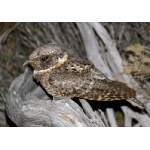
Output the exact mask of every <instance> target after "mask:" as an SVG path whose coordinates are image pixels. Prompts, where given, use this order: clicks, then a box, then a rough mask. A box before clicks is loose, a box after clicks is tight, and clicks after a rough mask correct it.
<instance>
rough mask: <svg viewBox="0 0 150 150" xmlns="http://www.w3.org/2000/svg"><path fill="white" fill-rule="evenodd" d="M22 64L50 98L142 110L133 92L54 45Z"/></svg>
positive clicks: (40, 49)
mask: <svg viewBox="0 0 150 150" xmlns="http://www.w3.org/2000/svg"><path fill="white" fill-rule="evenodd" d="M25 64H30V65H31V67H32V68H33V69H34V73H33V78H34V79H36V81H37V82H40V84H41V85H42V86H43V88H44V89H45V90H46V91H47V92H48V93H49V94H50V95H52V96H55V97H58V98H73V97H78V98H84V99H88V100H97V101H101V100H105V101H107V100H110V101H111V100H122V99H125V100H127V101H128V102H130V103H131V104H132V105H134V106H137V107H139V108H140V109H144V105H143V103H141V102H140V101H138V100H137V99H136V98H135V97H136V91H135V90H134V89H132V88H130V87H128V86H127V85H126V84H124V83H122V82H119V81H113V80H110V79H108V78H107V77H106V76H105V75H104V74H103V73H102V72H101V71H99V70H98V69H97V68H95V66H94V65H93V64H92V63H90V62H89V61H88V60H86V59H81V58H79V57H75V56H73V55H71V54H69V53H68V52H67V51H66V50H65V48H63V47H61V46H58V45H56V44H47V45H43V46H41V47H38V48H37V49H35V51H33V53H32V54H31V55H30V56H29V60H28V61H26V62H25Z"/></svg>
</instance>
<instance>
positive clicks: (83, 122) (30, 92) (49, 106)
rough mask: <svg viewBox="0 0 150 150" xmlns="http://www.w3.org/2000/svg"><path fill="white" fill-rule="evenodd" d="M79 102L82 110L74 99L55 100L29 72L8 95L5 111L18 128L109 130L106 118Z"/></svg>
mask: <svg viewBox="0 0 150 150" xmlns="http://www.w3.org/2000/svg"><path fill="white" fill-rule="evenodd" d="M80 101H81V105H82V107H83V109H81V107H80V106H79V105H78V104H77V103H76V102H74V101H73V100H71V99H62V100H52V99H51V97H50V96H49V95H47V94H46V92H45V91H44V90H43V89H42V87H41V86H40V85H38V84H37V83H36V82H35V81H33V78H32V71H31V69H30V68H28V69H26V71H25V73H24V74H22V75H20V76H19V77H18V78H17V79H15V80H14V81H13V83H12V85H11V87H10V89H9V92H8V97H7V101H6V111H7V115H8V116H9V118H11V120H12V121H13V122H14V123H15V124H16V125H17V126H55V127H60V126H62V127H63V126H64V127H65V126H68V127H69V126H70V127H71V126H74V127H80V126H82V127H84V126H87V127H90V126H99V127H102V126H106V124H105V121H104V115H103V117H102V116H101V115H98V114H96V113H94V112H93V110H92V108H91V107H90V105H89V104H88V103H87V102H86V101H85V100H80ZM84 111H85V113H84ZM86 114H87V115H86ZM100 114H101V113H100ZM105 120H106V119H105Z"/></svg>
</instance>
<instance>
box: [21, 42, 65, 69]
mask: <svg viewBox="0 0 150 150" xmlns="http://www.w3.org/2000/svg"><path fill="white" fill-rule="evenodd" d="M67 57H68V54H67V52H66V50H65V49H64V48H63V47H61V46H58V45H55V44H46V45H43V46H41V47H38V48H37V49H35V51H33V53H31V54H30V56H29V60H28V61H26V62H25V63H24V65H26V64H30V65H31V66H32V67H33V69H34V70H36V71H40V70H46V69H48V68H52V67H57V66H59V65H61V63H62V62H65V61H66V60H67Z"/></svg>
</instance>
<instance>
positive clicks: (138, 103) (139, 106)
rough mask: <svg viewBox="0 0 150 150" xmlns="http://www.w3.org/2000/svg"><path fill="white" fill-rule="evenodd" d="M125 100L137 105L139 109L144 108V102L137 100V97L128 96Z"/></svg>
mask: <svg viewBox="0 0 150 150" xmlns="http://www.w3.org/2000/svg"><path fill="white" fill-rule="evenodd" d="M127 101H128V102H129V103H131V104H132V105H133V106H136V107H138V108H140V109H144V108H145V107H144V104H143V103H141V102H140V101H139V100H137V99H135V98H129V99H127Z"/></svg>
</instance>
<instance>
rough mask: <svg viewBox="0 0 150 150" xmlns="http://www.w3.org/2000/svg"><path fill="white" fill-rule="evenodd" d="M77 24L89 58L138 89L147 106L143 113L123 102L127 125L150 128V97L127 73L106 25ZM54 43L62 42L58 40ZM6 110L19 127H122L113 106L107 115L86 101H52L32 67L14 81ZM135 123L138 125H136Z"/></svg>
mask: <svg viewBox="0 0 150 150" xmlns="http://www.w3.org/2000/svg"><path fill="white" fill-rule="evenodd" d="M76 25H77V28H78V30H79V32H80V35H81V38H82V41H83V44H84V47H85V52H86V56H87V58H88V59H89V60H90V61H91V62H92V63H93V64H94V65H95V66H96V67H97V68H98V69H100V70H101V71H102V72H103V73H104V74H105V75H106V76H107V77H108V78H110V79H113V80H116V79H117V80H120V81H122V82H125V83H127V84H128V85H129V86H131V87H133V88H135V89H136V90H137V98H138V99H139V100H140V101H141V102H143V103H144V104H145V108H146V110H145V111H139V110H137V109H134V108H133V107H130V105H126V104H124V103H121V106H120V109H121V110H122V112H123V114H124V125H125V126H127V127H129V126H150V117H149V115H150V103H149V101H150V98H147V99H146V98H145V97H144V96H143V95H142V93H140V92H139V91H140V90H139V89H140V87H139V86H138V82H137V81H136V80H134V79H133V78H132V76H130V75H126V74H124V73H123V66H122V63H123V61H122V58H121V56H120V54H119V52H118V49H117V47H116V44H115V43H114V41H113V40H112V39H111V37H110V35H109V33H108V32H107V31H106V29H105V28H104V25H102V24H101V23H76ZM124 30H125V25H124V26H123V28H122V29H121V32H120V35H119V39H118V43H121V39H122V36H123V33H124V32H123V31H124ZM95 33H96V34H95ZM112 33H113V31H112ZM112 35H113V34H112ZM125 37H126V35H125ZM127 39H128V38H127ZM58 41H59V40H58ZM54 42H56V43H59V42H57V40H56V41H54ZM65 44H66V43H65ZM68 44H69V43H68ZM106 50H107V52H106ZM74 52H75V51H74ZM85 52H82V53H81V54H84V53H85ZM137 87H138V88H137ZM138 90H139V91H138ZM92 103H93V102H92ZM6 111H7V115H8V117H9V118H10V119H11V120H12V121H13V122H14V123H15V124H16V125H17V126H87V127H90V126H94V127H95V126H98V127H104V126H118V124H117V120H116V117H115V111H114V108H113V107H109V108H108V107H106V111H105V112H103V111H102V109H101V107H100V108H98V109H94V108H93V106H92V105H90V104H89V102H87V101H86V100H83V99H79V100H72V99H63V100H55V98H54V100H52V97H51V96H50V95H48V94H47V93H46V92H45V90H43V88H42V87H41V86H40V85H39V84H37V83H36V82H35V81H34V80H33V78H32V70H31V69H30V68H27V69H26V71H25V72H24V73H23V74H22V75H20V76H19V77H18V78H16V79H15V80H14V81H13V82H12V84H11V86H10V88H9V92H8V95H7V100H6ZM133 120H135V121H136V123H134V124H133Z"/></svg>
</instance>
